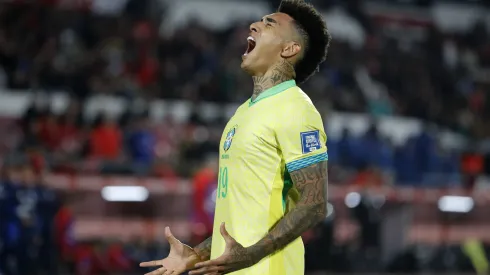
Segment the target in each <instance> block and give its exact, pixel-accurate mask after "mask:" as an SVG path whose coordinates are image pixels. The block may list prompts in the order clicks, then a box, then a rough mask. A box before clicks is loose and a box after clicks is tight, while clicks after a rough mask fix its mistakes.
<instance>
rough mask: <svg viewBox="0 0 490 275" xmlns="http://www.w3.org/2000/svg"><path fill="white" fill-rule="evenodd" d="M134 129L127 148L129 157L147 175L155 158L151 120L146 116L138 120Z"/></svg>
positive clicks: (154, 140) (154, 142) (154, 141)
mask: <svg viewBox="0 0 490 275" xmlns="http://www.w3.org/2000/svg"><path fill="white" fill-rule="evenodd" d="M132 127H133V129H132V131H131V133H130V135H129V138H128V146H127V147H128V149H129V155H130V157H131V159H132V160H133V161H134V162H135V164H136V165H137V166H138V169H143V171H141V172H145V173H146V172H147V171H146V170H148V168H149V167H150V166H151V165H152V164H153V160H154V157H155V144H156V139H155V134H154V133H153V132H152V131H151V130H150V122H149V118H148V117H147V116H146V115H143V116H141V117H139V118H138V119H136V120H135V122H134V124H133V125H132Z"/></svg>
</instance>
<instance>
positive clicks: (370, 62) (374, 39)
mask: <svg viewBox="0 0 490 275" xmlns="http://www.w3.org/2000/svg"><path fill="white" fill-rule="evenodd" d="M133 2H134V3H138V1H130V3H133ZM145 2H148V1H141V3H142V4H141V5H144V4H143V3H145ZM327 2H328V1H327ZM341 5H343V6H345V7H344V8H345V10H346V11H347V12H348V15H349V16H351V17H352V18H354V19H355V20H357V21H358V22H359V23H360V24H361V26H362V27H363V28H364V29H365V30H364V31H365V33H366V39H365V43H364V44H363V45H361V46H359V45H352V43H349V42H347V41H343V40H341V39H335V37H334V39H333V42H332V45H331V49H330V53H331V54H330V55H329V58H328V59H327V62H326V63H325V64H324V65H323V66H322V68H321V70H320V73H319V74H318V75H317V76H316V77H315V78H313V79H312V80H311V81H309V82H308V83H307V84H306V85H304V88H305V90H306V91H307V92H308V93H309V95H310V96H311V97H312V98H313V99H314V102H315V103H316V105H317V107H318V108H319V109H320V110H329V109H332V108H333V109H335V110H340V111H353V112H367V113H371V114H373V115H402V116H411V117H417V118H421V119H425V120H428V121H433V122H436V123H437V124H440V125H445V126H448V127H451V128H452V129H456V130H458V131H461V132H463V133H465V134H468V135H470V136H472V137H475V138H485V137H488V136H490V135H489V134H490V133H489V132H488V131H489V129H488V127H484V123H485V121H487V120H488V118H489V115H490V114H489V112H490V111H488V110H490V108H488V107H490V106H489V102H490V101H489V100H488V96H487V94H488V88H489V87H488V85H487V84H488V83H487V81H486V78H485V77H484V75H482V73H483V72H484V71H483V70H484V69H485V68H486V67H487V66H488V63H489V61H490V51H489V47H490V40H489V35H488V34H489V33H488V30H487V29H486V25H485V24H484V23H481V24H477V25H476V26H474V28H473V30H471V31H470V32H468V33H442V32H440V31H439V30H437V29H436V28H435V27H434V26H430V24H428V25H427V26H423V28H424V31H425V35H423V36H422V37H423V39H422V40H421V39H418V40H417V39H410V37H409V35H408V34H410V32H407V31H406V30H405V29H403V28H401V29H400V30H399V31H398V34H393V33H392V32H391V33H389V32H387V31H385V30H384V27H385V26H383V23H381V22H378V21H377V20H374V19H372V18H371V17H369V16H367V14H366V12H365V10H363V8H362V7H363V6H362V1H346V2H345V4H341ZM327 8H328V5H327ZM140 10H141V9H135V8H134V7H132V6H131V8H127V9H126V10H125V11H124V13H123V15H122V16H117V17H104V16H100V15H96V14H91V13H88V12H83V11H67V10H62V11H60V10H57V9H53V8H48V7H45V6H42V5H28V6H25V5H7V4H2V5H0V67H1V68H3V73H0V75H2V77H0V79H1V78H3V82H4V85H5V86H6V87H8V88H13V89H26V88H32V89H42V90H46V91H53V90H68V91H69V92H70V93H72V94H73V95H74V96H75V97H78V98H85V97H87V96H90V95H93V94H97V93H103V94H117V95H121V96H125V97H128V98H135V97H144V98H164V99H172V98H181V99H187V100H190V101H192V102H200V101H215V102H229V101H232V102H242V101H244V100H246V99H247V98H249V97H250V90H251V85H252V83H251V81H250V78H249V77H248V76H247V75H246V74H244V73H243V72H242V71H241V69H240V66H239V64H240V60H241V55H242V54H243V52H244V49H245V45H246V37H247V33H248V23H249V22H246V23H245V22H244V24H242V25H233V26H230V27H229V29H227V30H224V31H211V30H209V29H206V28H205V27H203V26H200V25H198V24H197V23H192V22H191V23H189V24H188V25H186V26H184V27H181V28H179V29H177V30H176V31H175V32H172V33H168V34H165V35H164V36H162V35H160V33H159V30H158V28H159V24H160V18H158V19H156V20H151V19H150V17H142V16H141V15H140V14H139V13H138V12H137V11H140ZM164 22H165V21H164ZM403 34H406V35H405V37H402V38H403V39H399V37H397V35H398V36H403ZM482 76H483V77H482Z"/></svg>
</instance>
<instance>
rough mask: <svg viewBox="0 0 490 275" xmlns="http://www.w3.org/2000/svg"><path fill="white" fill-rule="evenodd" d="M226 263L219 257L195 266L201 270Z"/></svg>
mask: <svg viewBox="0 0 490 275" xmlns="http://www.w3.org/2000/svg"><path fill="white" fill-rule="evenodd" d="M224 263H225V261H224V260H223V258H222V257H219V258H217V259H214V260H209V261H205V262H200V263H197V264H196V265H195V267H196V268H200V267H209V266H218V265H223V264H224Z"/></svg>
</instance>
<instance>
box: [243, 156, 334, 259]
mask: <svg viewBox="0 0 490 275" xmlns="http://www.w3.org/2000/svg"><path fill="white" fill-rule="evenodd" d="M291 178H292V180H293V183H294V185H295V186H296V188H297V189H298V191H299V192H300V199H299V202H298V204H297V205H296V207H295V208H294V209H292V210H291V211H290V212H288V213H287V214H286V215H285V216H284V217H283V218H282V219H280V220H279V222H278V223H277V224H276V225H275V226H274V227H273V229H272V230H271V231H270V232H269V233H268V234H267V235H266V236H265V237H264V238H262V239H261V240H260V241H259V242H257V243H256V244H254V245H252V246H250V247H248V248H247V250H249V253H250V254H249V255H251V256H252V259H253V261H254V262H258V261H260V260H261V259H262V258H264V257H266V256H267V255H270V254H272V253H274V252H276V251H277V250H280V249H283V248H284V247H286V246H287V245H288V244H289V243H291V242H292V241H294V240H295V239H297V238H299V237H300V236H301V234H303V233H304V232H305V231H307V230H308V229H310V228H312V227H313V226H315V225H316V224H318V223H319V222H320V221H322V220H323V219H324V218H325V216H326V214H327V213H326V211H327V207H326V202H327V195H326V194H327V192H326V191H327V183H328V176H327V161H322V162H319V163H317V164H314V165H311V166H309V167H306V168H303V169H300V170H297V171H294V172H292V173H291Z"/></svg>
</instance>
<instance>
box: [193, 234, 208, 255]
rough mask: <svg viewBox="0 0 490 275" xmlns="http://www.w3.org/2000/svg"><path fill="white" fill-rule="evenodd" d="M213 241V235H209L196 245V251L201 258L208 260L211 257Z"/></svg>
mask: <svg viewBox="0 0 490 275" xmlns="http://www.w3.org/2000/svg"><path fill="white" fill-rule="evenodd" d="M211 243H212V237H209V238H207V239H206V240H204V241H203V242H202V243H200V244H198V245H197V246H196V247H194V251H195V252H196V253H197V255H199V257H201V260H203V261H207V260H209V259H210V258H211Z"/></svg>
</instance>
